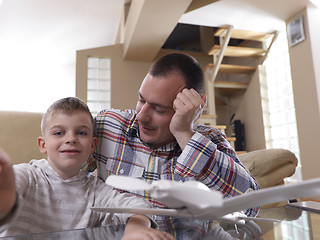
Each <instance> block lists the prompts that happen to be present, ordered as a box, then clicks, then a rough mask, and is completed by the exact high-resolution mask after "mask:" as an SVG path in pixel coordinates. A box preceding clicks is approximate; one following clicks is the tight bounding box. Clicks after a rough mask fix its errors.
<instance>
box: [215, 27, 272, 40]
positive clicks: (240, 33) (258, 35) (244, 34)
mask: <svg viewBox="0 0 320 240" xmlns="http://www.w3.org/2000/svg"><path fill="white" fill-rule="evenodd" d="M225 30H226V28H219V29H218V30H217V31H216V32H215V33H214V36H216V37H219V36H221V34H222V33H223V32H224V31H225ZM272 35H273V34H272V33H263V32H254V31H246V30H237V29H233V30H232V33H231V38H236V39H243V40H252V41H259V42H263V41H265V40H266V39H268V38H269V37H271V36H272Z"/></svg>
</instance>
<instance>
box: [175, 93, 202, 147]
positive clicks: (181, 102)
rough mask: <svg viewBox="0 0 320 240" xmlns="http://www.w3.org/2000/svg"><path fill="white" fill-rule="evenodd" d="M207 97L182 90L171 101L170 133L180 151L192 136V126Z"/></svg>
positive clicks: (199, 114)
mask: <svg viewBox="0 0 320 240" xmlns="http://www.w3.org/2000/svg"><path fill="white" fill-rule="evenodd" d="M206 100H207V97H206V96H205V95H203V96H202V97H201V96H200V95H199V94H198V93H197V92H196V91H195V90H194V89H183V90H182V92H180V93H178V94H177V97H176V99H175V100H174V101H173V109H174V110H175V114H174V115H173V117H172V119H171V123H170V131H171V133H172V134H173V135H174V137H175V138H176V140H177V142H178V143H179V145H180V147H181V149H184V147H185V146H186V145H187V143H188V142H189V140H190V139H191V137H192V135H193V133H194V132H193V124H194V122H195V121H197V120H198V119H199V117H200V116H201V114H202V112H203V109H204V107H205V105H206Z"/></svg>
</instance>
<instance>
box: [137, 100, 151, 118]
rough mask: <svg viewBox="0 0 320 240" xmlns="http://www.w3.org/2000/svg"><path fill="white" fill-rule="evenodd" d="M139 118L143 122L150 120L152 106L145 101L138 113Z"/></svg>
mask: <svg viewBox="0 0 320 240" xmlns="http://www.w3.org/2000/svg"><path fill="white" fill-rule="evenodd" d="M137 119H138V121H141V122H148V121H149V120H150V106H149V105H148V103H145V104H144V105H143V106H142V107H141V108H140V110H139V111H138V113H137Z"/></svg>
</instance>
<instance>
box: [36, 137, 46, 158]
mask: <svg viewBox="0 0 320 240" xmlns="http://www.w3.org/2000/svg"><path fill="white" fill-rule="evenodd" d="M38 146H39V149H40V152H41V153H44V154H46V153H47V148H46V142H45V140H44V137H38Z"/></svg>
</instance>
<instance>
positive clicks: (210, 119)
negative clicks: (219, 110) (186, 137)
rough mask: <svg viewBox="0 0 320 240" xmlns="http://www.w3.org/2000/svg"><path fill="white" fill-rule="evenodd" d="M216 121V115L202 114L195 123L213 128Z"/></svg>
mask: <svg viewBox="0 0 320 240" xmlns="http://www.w3.org/2000/svg"><path fill="white" fill-rule="evenodd" d="M216 119H217V115H206V114H203V115H201V117H200V118H199V119H198V120H197V123H199V124H203V125H206V126H207V125H209V126H215V125H216Z"/></svg>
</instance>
